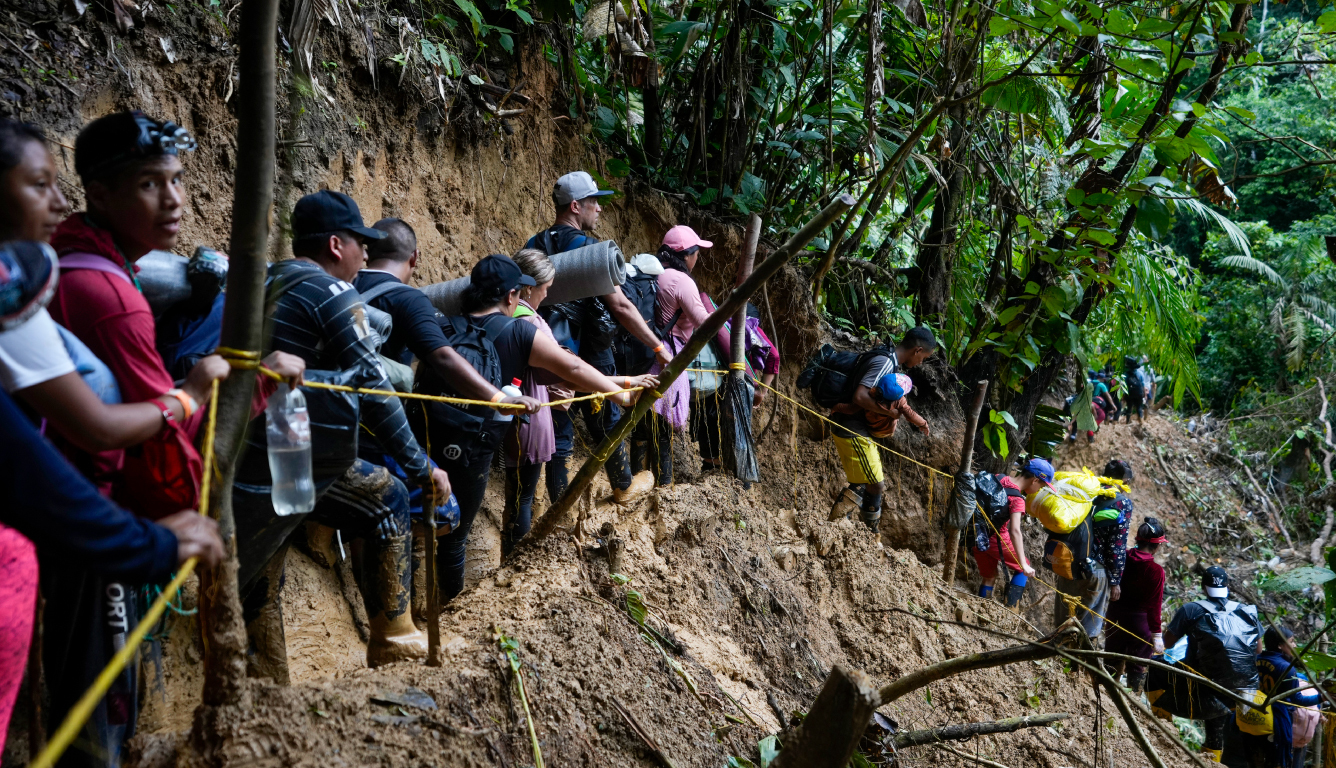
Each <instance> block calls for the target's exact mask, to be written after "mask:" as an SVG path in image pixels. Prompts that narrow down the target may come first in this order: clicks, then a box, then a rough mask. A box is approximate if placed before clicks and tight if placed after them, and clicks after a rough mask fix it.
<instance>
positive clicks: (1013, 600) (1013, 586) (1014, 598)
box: [1007, 573, 1029, 613]
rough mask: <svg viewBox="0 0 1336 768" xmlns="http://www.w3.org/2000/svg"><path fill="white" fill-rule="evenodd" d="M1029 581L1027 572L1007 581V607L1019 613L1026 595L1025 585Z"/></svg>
mask: <svg viewBox="0 0 1336 768" xmlns="http://www.w3.org/2000/svg"><path fill="white" fill-rule="evenodd" d="M1028 581H1029V579H1028V578H1026V576H1025V574H1023V573H1018V574H1016V575H1015V576H1013V577H1012V579H1011V581H1010V582H1008V583H1007V607H1008V608H1010V609H1012V610H1014V611H1016V612H1017V613H1019V612H1020V610H1021V598H1022V597H1024V596H1025V585H1026V583H1027V582H1028Z"/></svg>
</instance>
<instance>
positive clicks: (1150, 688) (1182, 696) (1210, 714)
mask: <svg viewBox="0 0 1336 768" xmlns="http://www.w3.org/2000/svg"><path fill="white" fill-rule="evenodd" d="M1189 642H1191V641H1189ZM1154 660H1155V661H1159V662H1163V661H1164V657H1163V656H1156V657H1155V659H1154ZM1174 668H1175V669H1183V671H1184V672H1187V671H1188V670H1187V669H1184V668H1183V664H1182V662H1179V663H1178V664H1175V665H1174ZM1146 699H1147V700H1148V701H1149V702H1150V705H1151V707H1152V708H1154V709H1158V710H1164V711H1165V712H1168V713H1169V714H1171V715H1174V716H1176V717H1186V718H1187V719H1189V720H1209V719H1211V718H1215V717H1221V716H1223V715H1227V714H1229V713H1230V712H1232V711H1233V710H1232V709H1231V708H1230V706H1229V705H1228V704H1226V703H1225V702H1223V701H1221V700H1220V699H1219V697H1217V696H1216V694H1215V692H1214V691H1213V690H1211V689H1210V688H1207V687H1206V686H1204V685H1202V684H1201V683H1199V682H1197V681H1196V680H1193V679H1191V678H1188V677H1184V676H1183V675H1180V674H1177V673H1175V672H1171V671H1169V670H1167V669H1165V668H1163V667H1149V668H1148V669H1147V672H1146Z"/></svg>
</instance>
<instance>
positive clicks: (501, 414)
mask: <svg viewBox="0 0 1336 768" xmlns="http://www.w3.org/2000/svg"><path fill="white" fill-rule="evenodd" d="M523 383H524V382H522V381H520V380H519V379H511V380H510V383H509V384H507V385H505V386H504V387H502V388H501V394H503V395H505V396H506V397H519V396H520V395H522V394H524V391H523V390H521V389H520V385H521V384H523ZM513 418H515V414H514V412H513V411H511V410H510V409H508V408H497V409H496V420H497V421H510V420H511V419H513Z"/></svg>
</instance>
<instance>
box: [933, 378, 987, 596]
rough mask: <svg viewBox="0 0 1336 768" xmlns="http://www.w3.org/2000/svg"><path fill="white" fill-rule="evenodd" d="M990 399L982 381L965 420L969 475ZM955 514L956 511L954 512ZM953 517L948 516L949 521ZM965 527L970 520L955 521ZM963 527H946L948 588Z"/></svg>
mask: <svg viewBox="0 0 1336 768" xmlns="http://www.w3.org/2000/svg"><path fill="white" fill-rule="evenodd" d="M987 399H988V380H987V379H982V380H980V381H979V383H978V384H977V385H975V390H974V405H973V406H971V407H970V409H969V411H968V413H967V417H966V419H965V439H964V441H963V444H962V445H961V447H960V470H959V471H960V472H963V473H967V474H968V473H969V472H972V471H973V470H972V469H971V464H972V463H973V461H974V434H975V433H976V432H978V431H979V413H980V412H981V411H982V410H983V404H984V401H985V400H987ZM956 493H960V484H959V483H957V484H956ZM953 513H954V510H953ZM951 517H952V515H947V518H948V520H949V519H950V518H951ZM952 522H959V523H962V524H963V525H968V524H969V520H968V519H966V520H964V521H960V520H955V521H952ZM963 525H951V524H950V522H948V523H947V526H946V544H945V545H944V549H943V550H942V581H945V582H946V584H947V586H950V585H952V584H954V583H955V582H956V557H957V556H958V555H959V554H960V529H961V527H963Z"/></svg>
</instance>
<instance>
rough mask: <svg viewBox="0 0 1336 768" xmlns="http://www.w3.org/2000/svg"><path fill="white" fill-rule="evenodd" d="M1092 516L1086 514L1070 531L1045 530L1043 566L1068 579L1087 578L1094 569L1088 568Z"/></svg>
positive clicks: (1092, 541)
mask: <svg viewBox="0 0 1336 768" xmlns="http://www.w3.org/2000/svg"><path fill="white" fill-rule="evenodd" d="M1092 517H1093V516H1092V515H1090V514H1087V515H1086V516H1085V519H1084V520H1082V521H1081V523H1080V525H1077V526H1076V527H1075V528H1073V529H1072V530H1071V531H1068V532H1067V533H1053V532H1052V531H1049V530H1045V533H1047V534H1048V540H1047V541H1045V542H1044V567H1045V568H1047V569H1048V570H1050V571H1052V572H1054V573H1056V574H1057V575H1059V576H1061V577H1062V578H1064V579H1068V580H1070V581H1080V580H1081V579H1088V578H1090V577H1091V576H1092V575H1093V574H1094V571H1093V570H1091V568H1090V558H1091V556H1092V555H1093V554H1094V546H1095V545H1094V536H1093V535H1092V532H1091V529H1090V521H1091V518H1092Z"/></svg>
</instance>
